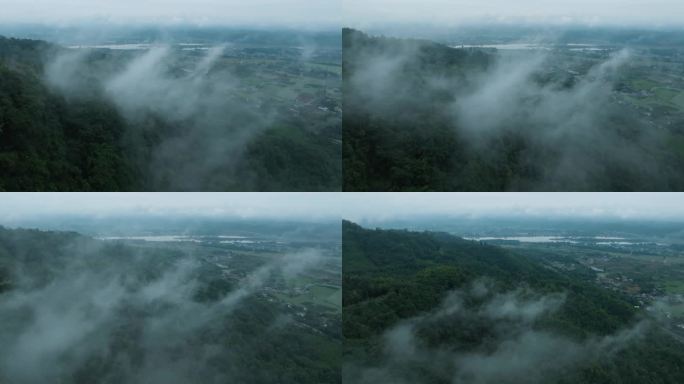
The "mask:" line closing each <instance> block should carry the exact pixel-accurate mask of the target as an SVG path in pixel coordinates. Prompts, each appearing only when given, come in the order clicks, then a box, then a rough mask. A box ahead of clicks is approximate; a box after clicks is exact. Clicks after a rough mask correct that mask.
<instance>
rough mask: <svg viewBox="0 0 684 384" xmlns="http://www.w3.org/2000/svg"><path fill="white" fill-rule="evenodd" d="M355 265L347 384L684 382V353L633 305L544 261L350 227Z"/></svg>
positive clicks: (350, 259)
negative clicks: (556, 269) (378, 383)
mask: <svg viewBox="0 0 684 384" xmlns="http://www.w3.org/2000/svg"><path fill="white" fill-rule="evenodd" d="M343 263H344V264H343V266H344V273H343V279H344V280H343V283H344V292H343V308H344V311H343V333H344V337H345V350H344V361H345V368H344V369H343V372H344V373H343V377H344V380H349V381H350V382H357V383H371V382H395V383H453V382H476V383H523V382H524V383H616V384H617V383H679V382H682V380H684V370H683V369H682V366H683V365H682V364H683V363H684V352H683V349H682V345H681V344H680V343H679V342H678V341H676V340H675V339H673V338H672V337H670V336H669V335H668V334H667V333H665V332H664V331H662V330H661V329H660V328H659V327H658V326H657V325H655V324H654V323H653V322H652V321H651V320H646V319H644V318H643V315H640V314H639V313H638V312H637V310H636V309H635V308H634V306H633V303H632V302H631V301H630V300H629V299H628V298H627V297H623V296H621V295H619V294H618V293H614V292H611V291H607V290H604V289H602V288H600V287H597V286H594V285H592V284H591V283H589V282H586V280H585V279H583V278H581V277H579V276H573V273H568V274H559V273H557V272H555V271H553V270H551V269H548V268H545V266H544V265H543V264H542V263H541V262H540V261H539V260H538V259H535V258H534V257H527V256H525V255H524V254H516V253H513V252H512V251H509V250H505V249H503V248H500V247H496V246H490V245H486V244H482V243H480V242H475V241H466V240H462V239H460V238H457V237H454V236H451V235H448V234H443V233H433V232H423V233H418V232H409V231H404V230H381V229H376V230H368V229H364V228H362V227H360V226H358V225H356V224H353V223H350V222H344V224H343ZM483 287H486V288H483ZM454 302H457V303H458V305H454ZM440 303H441V304H440ZM450 306H451V309H450ZM544 307H548V308H546V309H547V310H546V311H545V310H544V309H543V308H544ZM453 308H456V309H453ZM517 310H520V313H517V312H516V311H517ZM534 311H539V312H538V313H537V312H534ZM533 312H534V315H533V314H532V313H533ZM493 313H497V314H498V316H499V317H497V316H494V315H493ZM516 316H520V317H516ZM407 329H410V330H411V333H410V336H408V335H407V333H406V330H407ZM627 335H631V336H627ZM407 340H412V341H411V342H408V341H407ZM618 340H620V341H618ZM572 351H575V352H577V351H579V352H577V355H573V353H574V352H572ZM582 355H584V357H580V356H582Z"/></svg>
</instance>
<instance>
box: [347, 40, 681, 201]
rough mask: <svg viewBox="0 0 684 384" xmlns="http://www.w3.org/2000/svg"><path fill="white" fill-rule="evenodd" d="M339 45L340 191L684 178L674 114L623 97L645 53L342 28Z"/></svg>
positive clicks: (634, 184)
mask: <svg viewBox="0 0 684 384" xmlns="http://www.w3.org/2000/svg"><path fill="white" fill-rule="evenodd" d="M343 47H344V51H343V73H344V75H343V77H344V85H345V87H344V95H343V99H344V108H345V110H344V112H345V115H344V122H343V135H344V144H343V161H344V172H345V176H344V186H345V190H348V191H516V190H519V191H530V190H544V191H548V190H559V191H560V190H562V191H584V190H586V191H602V190H607V191H608V190H609V191H630V190H639V191H641V190H658V191H661V190H681V189H682V187H684V174H683V173H682V172H681V169H682V165H684V156H682V152H681V151H680V149H679V144H678V143H679V142H680V139H681V136H680V133H681V132H680V127H681V123H682V116H683V115H682V113H681V111H676V110H674V109H671V108H670V107H669V106H668V108H670V109H667V110H665V109H664V107H662V108H660V107H656V106H646V107H644V105H642V104H638V103H637V104H638V105H637V106H633V105H632V103H633V95H634V94H635V92H633V91H632V88H631V86H629V84H631V83H632V82H633V81H634V82H636V81H637V80H636V79H639V78H640V76H644V71H647V69H646V65H648V60H649V59H647V58H644V59H643V63H642V61H638V63H637V62H636V61H634V60H631V61H630V59H633V57H632V56H630V55H633V54H634V53H633V52H632V53H630V51H628V50H623V51H619V50H617V49H615V50H613V51H605V52H604V51H601V53H600V54H594V55H593V56H592V55H586V54H585V55H584V56H583V55H582V54H581V53H577V52H575V51H573V50H572V49H568V50H563V49H553V48H548V49H540V50H508V51H507V50H497V49H494V48H478V47H468V46H455V47H450V46H447V45H444V44H438V43H434V42H430V41H425V40H410V39H397V38H389V37H382V36H370V35H367V34H365V33H363V32H360V31H356V30H352V29H345V30H344V32H343ZM644 55H647V54H646V53H644ZM639 59H640V60H641V58H639ZM633 63H634V64H633ZM642 66H643V68H642ZM673 68H674V67H673ZM654 76H655V75H654ZM642 93H643V94H644V95H645V94H646V93H644V92H642ZM630 97H632V98H631V99H630ZM639 97H641V96H639ZM623 99H624V100H623ZM649 105H650V104H649ZM649 108H650V109H649Z"/></svg>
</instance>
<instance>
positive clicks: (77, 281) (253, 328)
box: [0, 227, 341, 384]
mask: <svg viewBox="0 0 684 384" xmlns="http://www.w3.org/2000/svg"><path fill="white" fill-rule="evenodd" d="M252 260H256V258H252ZM252 262H253V261H252ZM254 267H258V265H254ZM226 298H229V299H226ZM231 298H237V299H239V300H240V301H237V302H234V301H233V299H231ZM0 322H1V323H2V328H1V329H0V341H1V343H0V382H3V383H17V384H20V383H44V382H46V381H49V382H56V383H57V382H58V383H94V382H97V383H123V382H125V383H225V382H241V383H339V382H340V375H339V367H340V364H341V361H340V359H341V356H340V349H341V335H340V334H339V329H338V330H337V331H336V330H335V329H332V328H331V329H328V330H327V332H326V333H322V332H314V331H312V330H310V329H308V328H306V327H300V326H294V325H292V324H291V323H290V322H288V321H287V316H286V315H284V314H283V311H282V308H280V307H278V306H277V305H275V304H273V303H270V302H268V301H267V300H266V299H263V298H261V297H258V296H257V295H244V294H243V293H242V288H241V287H240V286H237V284H236V282H235V281H231V280H227V279H226V278H225V276H223V274H221V273H220V271H219V270H217V269H216V268H212V265H211V264H207V263H202V262H198V260H197V257H196V255H195V257H192V256H189V255H188V254H187V253H186V252H185V251H183V250H182V249H174V248H169V247H164V246H132V245H125V244H122V243H107V242H103V241H98V240H94V239H91V238H88V237H84V236H82V235H79V234H77V233H65V232H42V231H38V230H19V229H18V230H10V229H4V228H2V227H0Z"/></svg>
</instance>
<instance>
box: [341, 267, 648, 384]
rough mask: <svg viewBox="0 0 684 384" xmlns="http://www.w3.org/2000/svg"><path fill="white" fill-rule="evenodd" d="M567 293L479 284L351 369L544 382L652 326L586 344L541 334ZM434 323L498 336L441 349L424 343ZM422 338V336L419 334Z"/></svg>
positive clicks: (487, 381) (399, 331) (409, 377)
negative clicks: (378, 356) (373, 359)
mask: <svg viewBox="0 0 684 384" xmlns="http://www.w3.org/2000/svg"><path fill="white" fill-rule="evenodd" d="M564 301H565V296H564V295H563V294H550V295H540V294H538V293H535V292H533V291H531V290H529V289H518V290H515V291H508V292H499V291H498V290H497V289H496V288H495V287H493V286H492V285H491V283H489V282H487V281H485V280H479V281H476V282H475V283H473V284H472V285H471V286H470V287H468V288H466V289H463V290H458V291H454V292H451V293H450V294H449V295H448V296H447V297H446V298H445V300H444V301H443V302H442V304H441V305H440V306H439V307H438V308H435V309H434V310H433V311H432V312H430V313H427V314H424V315H420V316H417V317H414V318H411V319H407V320H403V321H401V322H400V323H398V324H396V325H395V326H393V327H392V328H391V329H389V330H388V331H387V332H386V333H385V334H384V336H383V339H384V349H383V351H384V352H383V357H382V360H381V361H380V362H378V363H377V364H375V365H372V366H366V367H359V366H347V367H345V372H346V373H345V375H348V377H349V378H354V379H355V380H357V381H355V382H358V383H373V382H394V383H423V382H430V377H435V378H439V379H440V380H444V381H450V382H453V383H461V382H467V383H474V384H494V383H520V382H526V383H545V382H552V381H553V380H554V379H558V378H560V377H561V376H562V375H563V374H564V372H566V370H568V369H572V368H577V367H580V366H581V365H582V364H585V363H590V362H593V361H595V359H598V358H600V357H605V356H610V355H612V354H614V353H617V352H619V351H620V350H622V349H624V348H626V347H627V346H628V345H629V344H630V343H632V342H634V341H636V340H638V339H639V338H640V337H641V336H642V335H643V334H644V332H645V331H646V329H647V324H646V323H638V324H636V325H635V326H634V327H632V328H629V329H624V330H622V331H619V332H616V333H615V334H611V335H607V336H603V337H599V336H592V337H589V338H587V339H584V340H581V341H580V340H574V339H570V338H568V337H567V336H564V335H560V334H555V333H553V332H550V331H544V330H540V329H538V327H536V325H535V323H536V322H537V321H539V320H541V319H543V318H544V317H545V316H547V315H550V314H553V313H554V312H556V311H558V310H559V309H560V307H561V306H562V305H563V303H564ZM432 324H435V325H436V326H439V327H441V328H444V327H449V324H450V326H451V327H468V328H472V327H474V328H475V329H477V327H479V326H480V325H482V326H484V327H487V328H488V329H490V330H492V331H493V333H488V334H487V336H486V337H483V338H481V340H480V341H479V343H480V344H479V345H474V346H472V345H471V346H468V347H467V348H464V347H462V346H458V345H453V346H449V345H442V344H439V343H440V342H442V340H440V341H438V342H437V343H438V344H437V345H435V344H434V342H432V343H430V342H426V341H425V337H424V335H425V333H426V332H428V333H429V330H430V329H431V325H432ZM421 335H423V336H421Z"/></svg>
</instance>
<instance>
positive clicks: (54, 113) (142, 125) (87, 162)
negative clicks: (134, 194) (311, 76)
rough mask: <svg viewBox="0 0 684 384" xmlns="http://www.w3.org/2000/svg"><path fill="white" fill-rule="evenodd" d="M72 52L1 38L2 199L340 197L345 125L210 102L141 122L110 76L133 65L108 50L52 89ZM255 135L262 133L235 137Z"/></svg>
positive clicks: (148, 115) (146, 114) (151, 113)
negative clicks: (52, 74)
mask: <svg viewBox="0 0 684 384" xmlns="http://www.w3.org/2000/svg"><path fill="white" fill-rule="evenodd" d="M70 54H73V52H71V53H70V52H67V50H65V49H64V48H61V47H58V46H55V45H51V44H48V43H45V42H42V41H36V40H21V39H8V38H3V37H0V168H1V169H2V170H3V172H2V175H0V191H133V190H136V191H138V190H153V191H156V190H215V191H225V190H339V189H340V185H341V154H340V151H341V149H340V146H339V142H338V141H336V140H332V139H330V137H333V138H334V137H339V135H340V133H339V126H338V125H336V123H334V122H332V123H327V122H322V123H321V124H320V125H321V126H322V128H320V129H319V128H317V129H312V126H313V125H315V124H316V122H312V121H307V120H306V119H304V118H301V117H300V118H297V117H287V118H280V117H279V118H272V117H269V118H264V117H263V116H266V115H268V116H274V115H277V114H278V113H280V112H278V111H277V108H276V107H270V106H265V107H264V108H270V109H267V110H261V111H259V110H254V111H252V110H251V109H253V107H252V106H251V105H249V108H250V109H248V108H247V107H246V106H243V105H241V104H238V103H235V102H232V104H231V105H230V107H223V108H222V109H219V110H220V111H221V114H219V115H217V113H216V112H214V110H216V109H217V107H216V106H212V107H211V108H213V109H209V107H207V104H208V103H205V104H201V106H202V108H196V109H197V110H196V111H195V112H194V114H193V115H192V116H189V117H185V118H183V119H172V118H169V116H167V113H166V112H168V111H173V110H175V109H179V108H180V107H167V110H166V112H165V110H163V109H162V110H159V109H157V110H154V109H148V110H143V111H142V112H140V113H137V114H135V116H134V117H133V118H131V117H130V116H129V115H127V114H126V113H125V111H123V110H122V107H121V106H120V105H118V104H117V103H115V102H113V101H112V100H111V98H110V97H107V94H106V92H105V85H103V84H102V82H103V79H101V78H100V77H101V74H102V73H103V72H104V73H106V71H107V70H111V69H112V68H120V67H121V66H122V65H123V64H122V62H124V61H125V60H131V57H129V55H128V54H127V53H115V52H112V51H107V50H102V51H97V52H94V53H92V54H91V55H90V56H88V58H87V63H86V66H85V67H84V68H78V67H77V66H76V64H69V63H68V62H67V64H66V65H65V69H63V70H64V71H65V73H67V74H68V73H69V70H70V71H72V74H71V76H72V78H67V77H68V76H67V75H63V76H62V75H58V76H60V77H63V78H58V79H56V80H55V79H53V82H54V81H56V82H58V83H60V82H62V83H68V86H63V87H62V88H65V87H66V88H68V91H65V90H64V89H60V88H59V87H55V86H51V85H50V84H48V82H47V81H46V71H47V68H48V66H49V65H51V64H54V63H55V62H56V61H58V60H59V59H60V57H61V58H63V57H65V55H66V57H68V55H70ZM70 66H71V67H74V68H69V67H70ZM73 71H76V72H77V73H75V74H74V73H73ZM176 71H181V70H180V69H176ZM182 73H183V72H182V71H181V72H178V74H176V75H175V76H181V75H182ZM150 81H153V80H150ZM214 81H220V80H217V79H215V80H214ZM171 91H174V92H179V93H181V94H182V93H183V92H184V90H182V89H177V90H171ZM185 91H186V92H188V94H186V95H185V97H186V98H187V100H188V103H191V102H193V97H195V95H191V94H189V92H190V91H189V90H185ZM203 91H204V90H203ZM136 92H138V91H136V90H132V91H129V95H131V96H136ZM166 93H168V91H167V92H166ZM140 97H145V95H141V96H140ZM198 97H200V98H201V97H203V96H201V95H200V96H198ZM128 98H129V99H132V98H131V97H130V96H129V97H128ZM207 98H209V96H207ZM226 102H229V101H226ZM181 106H182V104H181ZM169 108H171V109H169ZM188 108H191V107H188ZM278 108H280V107H278ZM262 115H263V116H262ZM279 116H280V115H279ZM212 119H214V120H212ZM245 131H247V132H249V131H253V133H250V134H249V135H246V134H244V133H241V134H240V135H238V134H236V133H235V132H245ZM236 137H239V138H240V139H238V138H236ZM242 137H246V139H244V140H245V141H244V143H243V142H242V141H240V140H243V139H242Z"/></svg>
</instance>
